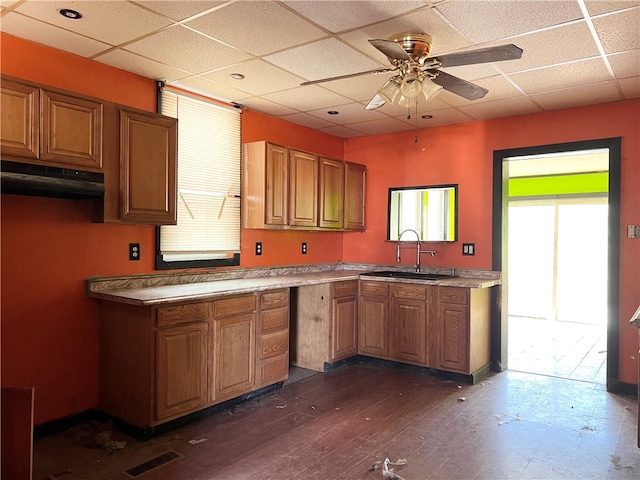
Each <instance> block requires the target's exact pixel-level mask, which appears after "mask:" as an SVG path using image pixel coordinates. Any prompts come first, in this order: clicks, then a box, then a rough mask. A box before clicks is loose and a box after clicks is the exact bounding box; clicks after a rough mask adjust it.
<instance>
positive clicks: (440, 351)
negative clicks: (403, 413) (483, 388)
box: [434, 287, 491, 374]
mask: <svg viewBox="0 0 640 480" xmlns="http://www.w3.org/2000/svg"><path fill="white" fill-rule="evenodd" d="M438 300H439V301H438V315H436V316H435V328H434V344H435V345H434V346H435V351H436V356H435V357H436V358H435V362H436V365H435V367H436V368H439V369H442V370H447V371H452V372H458V373H464V374H471V373H473V372H475V371H477V370H479V369H480V368H482V367H484V366H485V365H487V364H488V363H489V361H490V348H491V346H490V345H491V338H490V333H491V326H490V314H491V312H490V290H489V289H488V288H484V289H476V288H453V287H439V288H438Z"/></svg>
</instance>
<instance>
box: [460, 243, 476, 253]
mask: <svg viewBox="0 0 640 480" xmlns="http://www.w3.org/2000/svg"><path fill="white" fill-rule="evenodd" d="M475 254H476V244H475V243H463V244H462V255H475Z"/></svg>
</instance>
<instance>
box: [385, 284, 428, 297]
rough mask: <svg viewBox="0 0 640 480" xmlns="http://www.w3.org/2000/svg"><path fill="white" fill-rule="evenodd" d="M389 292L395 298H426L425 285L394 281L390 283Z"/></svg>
mask: <svg viewBox="0 0 640 480" xmlns="http://www.w3.org/2000/svg"><path fill="white" fill-rule="evenodd" d="M391 294H392V295H393V296H394V297H397V298H414V299H416V300H425V299H426V298H427V287H422V286H418V285H408V284H400V283H396V284H394V285H391Z"/></svg>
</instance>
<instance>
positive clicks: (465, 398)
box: [458, 397, 467, 402]
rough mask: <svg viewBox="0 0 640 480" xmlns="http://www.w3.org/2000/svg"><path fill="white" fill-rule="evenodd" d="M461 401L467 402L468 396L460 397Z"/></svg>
mask: <svg viewBox="0 0 640 480" xmlns="http://www.w3.org/2000/svg"><path fill="white" fill-rule="evenodd" d="M458 401H459V402H466V401H467V397H460V398H458Z"/></svg>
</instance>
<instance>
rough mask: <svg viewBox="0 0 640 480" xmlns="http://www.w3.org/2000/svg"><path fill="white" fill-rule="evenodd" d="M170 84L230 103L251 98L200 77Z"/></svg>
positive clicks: (183, 79) (241, 92) (243, 93)
mask: <svg viewBox="0 0 640 480" xmlns="http://www.w3.org/2000/svg"><path fill="white" fill-rule="evenodd" d="M170 83H171V84H172V85H176V86H179V87H182V88H184V89H186V90H191V91H193V92H197V93H201V94H203V95H206V96H208V97H213V98H217V99H219V100H223V101H225V102H229V103H231V102H235V101H237V100H242V99H244V98H247V97H250V96H251V95H248V94H247V93H245V92H243V91H240V90H237V89H235V88H231V87H229V86H227V85H221V84H219V83H217V82H212V81H211V80H208V79H206V78H204V77H200V76H196V77H188V78H182V79H180V80H176V81H174V82H170Z"/></svg>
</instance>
